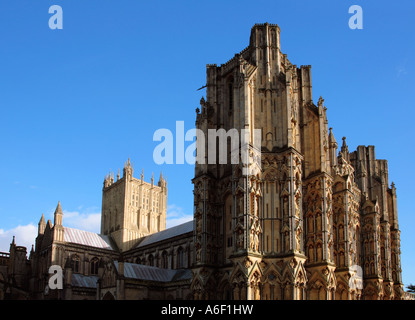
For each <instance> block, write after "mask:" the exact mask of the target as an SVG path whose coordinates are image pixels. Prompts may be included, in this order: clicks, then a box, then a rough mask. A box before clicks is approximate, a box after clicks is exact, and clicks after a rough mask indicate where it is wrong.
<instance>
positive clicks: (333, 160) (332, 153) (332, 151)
mask: <svg viewBox="0 0 415 320" xmlns="http://www.w3.org/2000/svg"><path fill="white" fill-rule="evenodd" d="M337 148H338V145H337V141H336V139H335V138H334V135H333V128H330V129H329V160H330V167H331V170H332V174H334V173H335V172H336V167H337Z"/></svg>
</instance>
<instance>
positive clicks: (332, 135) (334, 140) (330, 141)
mask: <svg viewBox="0 0 415 320" xmlns="http://www.w3.org/2000/svg"><path fill="white" fill-rule="evenodd" d="M329 131H330V132H329V144H330V146H331V145H332V144H336V148H337V141H336V138H335V137H334V134H333V128H329Z"/></svg>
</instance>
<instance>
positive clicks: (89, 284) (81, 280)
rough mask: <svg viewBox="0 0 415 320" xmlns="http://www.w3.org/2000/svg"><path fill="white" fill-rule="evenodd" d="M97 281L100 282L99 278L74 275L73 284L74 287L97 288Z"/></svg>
mask: <svg viewBox="0 0 415 320" xmlns="http://www.w3.org/2000/svg"><path fill="white" fill-rule="evenodd" d="M97 281H98V277H97V276H84V275H83V274H78V273H73V274H72V279H71V282H72V283H71V284H72V286H73V287H80V288H96V287H97Z"/></svg>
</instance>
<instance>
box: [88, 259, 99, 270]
mask: <svg viewBox="0 0 415 320" xmlns="http://www.w3.org/2000/svg"><path fill="white" fill-rule="evenodd" d="M98 265H99V260H98V258H93V259H92V260H91V264H90V271H91V274H98Z"/></svg>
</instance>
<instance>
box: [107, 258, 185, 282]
mask: <svg viewBox="0 0 415 320" xmlns="http://www.w3.org/2000/svg"><path fill="white" fill-rule="evenodd" d="M114 264H115V268H116V269H117V271H118V261H114ZM124 277H126V278H129V279H138V280H147V281H157V282H170V281H180V280H189V279H191V278H192V271H191V270H190V269H178V270H171V269H162V268H158V267H152V266H146V265H142V264H137V263H130V262H124Z"/></svg>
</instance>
